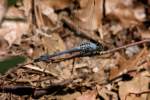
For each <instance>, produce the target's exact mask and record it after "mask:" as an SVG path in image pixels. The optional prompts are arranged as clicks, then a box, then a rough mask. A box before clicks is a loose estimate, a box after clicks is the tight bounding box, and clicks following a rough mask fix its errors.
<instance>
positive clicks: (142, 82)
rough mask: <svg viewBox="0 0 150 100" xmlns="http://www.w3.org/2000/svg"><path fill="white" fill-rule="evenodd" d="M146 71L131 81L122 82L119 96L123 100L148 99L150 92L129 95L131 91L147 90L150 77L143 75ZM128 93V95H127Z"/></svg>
mask: <svg viewBox="0 0 150 100" xmlns="http://www.w3.org/2000/svg"><path fill="white" fill-rule="evenodd" d="M143 75H144V72H143V73H141V74H139V75H138V76H136V77H135V78H134V79H133V80H131V81H129V82H122V83H121V84H120V87H119V96H120V98H121V100H125V98H126V100H146V98H147V96H148V94H142V95H140V96H136V95H133V94H132V95H128V94H129V93H139V92H142V91H147V90H149V89H148V85H149V82H150V78H148V77H146V76H143ZM127 95H128V96H127Z"/></svg>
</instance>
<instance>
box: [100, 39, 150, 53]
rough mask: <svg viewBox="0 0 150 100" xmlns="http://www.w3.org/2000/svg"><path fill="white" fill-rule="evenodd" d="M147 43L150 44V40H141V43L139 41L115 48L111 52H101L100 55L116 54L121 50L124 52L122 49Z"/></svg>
mask: <svg viewBox="0 0 150 100" xmlns="http://www.w3.org/2000/svg"><path fill="white" fill-rule="evenodd" d="M147 42H150V39H145V40H141V41H138V42H134V43H131V44H127V45H124V46H121V47H117V48H114V49H111V50H107V51H102V52H100V55H103V54H108V53H114V52H116V51H119V50H122V49H125V48H128V47H131V46H135V45H139V44H143V43H147Z"/></svg>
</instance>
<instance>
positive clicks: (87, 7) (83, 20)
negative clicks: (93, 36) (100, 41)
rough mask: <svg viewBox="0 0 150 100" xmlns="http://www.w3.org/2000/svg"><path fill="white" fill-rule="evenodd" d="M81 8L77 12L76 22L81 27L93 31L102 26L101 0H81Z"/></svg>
mask: <svg viewBox="0 0 150 100" xmlns="http://www.w3.org/2000/svg"><path fill="white" fill-rule="evenodd" d="M80 4H81V7H82V8H81V9H79V10H78V11H76V12H75V17H74V22H75V23H76V24H77V25H79V27H81V28H83V29H86V30H90V31H93V30H95V29H97V28H98V27H99V26H100V22H101V12H100V11H101V9H100V6H101V0H81V2H80Z"/></svg>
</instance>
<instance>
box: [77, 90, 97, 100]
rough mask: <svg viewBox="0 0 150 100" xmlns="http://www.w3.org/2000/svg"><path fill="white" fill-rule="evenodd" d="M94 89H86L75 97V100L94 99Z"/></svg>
mask: <svg viewBox="0 0 150 100" xmlns="http://www.w3.org/2000/svg"><path fill="white" fill-rule="evenodd" d="M96 95H97V93H96V91H87V92H85V93H83V94H82V95H81V96H79V97H77V98H76V100H96Z"/></svg>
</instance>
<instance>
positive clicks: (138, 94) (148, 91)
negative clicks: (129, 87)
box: [125, 90, 150, 100]
mask: <svg viewBox="0 0 150 100" xmlns="http://www.w3.org/2000/svg"><path fill="white" fill-rule="evenodd" d="M148 93H150V90H147V91H142V92H138V93H134V92H130V93H128V94H127V95H126V96H125V100H127V97H128V96H130V95H132V94H133V95H136V96H140V95H142V94H148Z"/></svg>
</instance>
